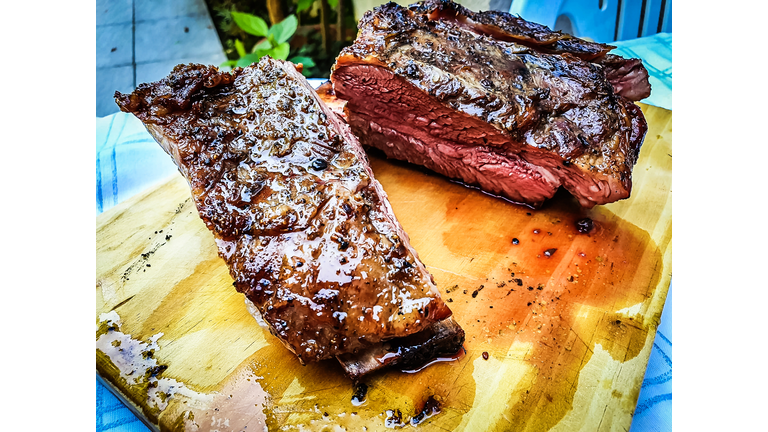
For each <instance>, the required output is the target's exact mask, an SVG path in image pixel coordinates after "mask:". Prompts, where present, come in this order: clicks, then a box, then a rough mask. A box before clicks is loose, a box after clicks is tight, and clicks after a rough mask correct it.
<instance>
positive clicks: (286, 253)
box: [115, 58, 463, 362]
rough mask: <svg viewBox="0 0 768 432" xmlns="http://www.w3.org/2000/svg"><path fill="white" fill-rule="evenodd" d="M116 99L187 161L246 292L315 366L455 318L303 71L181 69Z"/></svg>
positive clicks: (280, 65)
mask: <svg viewBox="0 0 768 432" xmlns="http://www.w3.org/2000/svg"><path fill="white" fill-rule="evenodd" d="M115 98H116V101H117V103H118V105H119V106H120V108H121V109H122V110H123V111H126V112H131V113H133V114H135V115H136V116H137V117H138V118H139V119H140V120H141V121H143V122H144V124H145V125H146V126H147V129H148V130H149V131H150V133H151V134H152V135H153V136H154V137H155V139H156V140H157V141H158V142H159V143H160V144H161V145H162V147H163V148H164V149H165V150H166V151H167V152H168V153H169V154H170V155H171V156H172V157H173V159H174V161H175V162H176V164H177V165H178V167H179V170H180V171H181V172H182V174H183V175H184V176H185V177H186V178H187V180H188V181H189V184H190V187H191V190H192V197H193V198H194V202H195V204H196V206H197V209H198V211H199V214H200V217H201V218H202V220H203V221H204V222H205V224H206V225H207V226H208V228H209V229H210V230H211V231H212V232H213V234H214V236H215V241H216V244H217V245H218V248H219V255H220V256H221V257H222V258H223V259H224V260H225V261H226V262H227V264H228V266H229V269H230V273H231V275H232V277H233V278H234V280H235V282H234V285H235V288H236V289H237V290H238V291H239V292H242V293H244V294H245V295H246V297H247V298H248V299H249V300H250V301H251V302H252V303H253V304H254V305H255V306H256V307H257V309H258V310H259V312H260V313H261V315H262V317H263V318H264V320H265V321H266V323H267V324H268V326H269V328H270V330H271V332H272V333H273V334H274V335H275V336H277V337H278V338H279V339H280V340H281V341H282V342H283V343H284V344H285V346H286V347H287V348H288V349H290V350H291V351H293V352H294V353H295V354H296V355H297V356H298V357H299V359H300V360H301V361H302V362H306V361H317V360H322V359H327V358H330V357H333V356H339V355H343V354H350V353H357V352H361V351H365V350H368V349H371V348H372V347H375V346H378V344H380V343H382V342H384V341H392V340H393V339H395V338H401V337H406V336H409V335H414V334H416V333H418V332H420V331H422V330H425V329H429V328H431V326H433V325H434V324H435V323H438V322H440V321H441V320H445V319H446V318H448V317H449V316H450V315H451V311H450V309H449V308H448V307H447V306H446V305H445V303H443V301H442V300H441V299H440V295H439V293H438V291H437V288H436V286H435V284H434V281H433V279H432V276H431V275H430V274H429V273H428V272H427V270H426V269H425V267H424V265H423V264H422V262H421V261H420V260H419V258H418V255H417V254H416V252H415V251H414V250H413V248H412V247H411V245H410V243H409V239H408V236H407V234H406V233H405V232H404V231H403V229H402V227H401V226H400V224H399V223H398V221H397V219H396V218H395V215H394V213H393V212H392V209H391V207H390V205H389V202H388V200H387V195H386V194H385V193H384V191H383V190H382V189H381V186H380V184H379V183H378V182H377V181H376V180H375V179H374V178H373V173H372V172H371V169H370V167H369V165H368V160H367V158H366V156H365V154H364V152H363V150H362V148H361V146H360V144H359V142H358V141H357V139H356V138H355V137H354V136H353V135H352V134H351V132H350V130H349V127H348V126H347V125H346V124H345V123H344V122H343V121H342V120H341V118H340V117H338V116H336V115H335V114H333V113H332V111H330V109H329V108H328V107H327V106H325V105H324V104H323V103H322V102H321V101H320V100H319V99H318V97H317V95H316V94H315V92H314V91H313V89H312V88H311V87H310V86H309V84H308V83H307V81H306V80H305V79H304V78H303V77H302V76H301V74H300V73H298V72H297V71H296V69H295V68H294V67H293V65H291V64H290V63H285V62H281V61H277V60H272V59H269V58H264V59H262V61H261V62H260V63H258V64H257V65H252V66H250V67H248V68H245V69H240V68H237V69H235V70H234V71H233V72H232V73H224V72H220V71H218V70H217V69H216V68H215V67H211V66H202V65H180V66H177V67H176V68H175V69H174V70H173V72H172V73H171V74H170V76H168V77H167V78H165V79H163V80H161V81H159V82H155V83H151V84H142V85H140V86H139V87H138V88H137V89H136V91H134V92H133V93H132V94H120V93H116V94H115ZM459 330H460V329H459ZM454 334H456V335H459V336H460V338H459V339H460V341H459V342H458V346H453V349H454V352H455V351H456V350H458V349H459V348H460V346H461V342H463V332H461V333H460V334H459V333H456V332H454Z"/></svg>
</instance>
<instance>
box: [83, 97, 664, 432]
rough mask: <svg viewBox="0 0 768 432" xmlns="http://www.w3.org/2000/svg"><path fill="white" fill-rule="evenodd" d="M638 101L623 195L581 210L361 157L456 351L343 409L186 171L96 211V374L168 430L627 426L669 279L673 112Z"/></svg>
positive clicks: (338, 384)
mask: <svg viewBox="0 0 768 432" xmlns="http://www.w3.org/2000/svg"><path fill="white" fill-rule="evenodd" d="M641 107H642V108H643V111H644V113H645V115H646V118H647V120H648V124H649V131H648V134H647V135H646V139H645V143H644V145H643V148H642V151H641V154H640V159H639V162H638V164H637V166H636V167H635V169H634V174H633V181H634V187H633V191H632V196H631V198H630V199H627V200H624V201H621V202H618V203H614V204H610V205H606V206H598V207H597V208H594V209H591V210H583V209H581V208H579V207H578V205H577V204H576V202H575V200H574V199H573V198H571V197H570V196H569V195H568V194H567V193H558V194H557V195H556V196H555V198H553V199H552V200H550V201H549V202H548V203H547V204H546V205H545V206H544V207H543V208H542V209H538V210H531V209H528V208H525V207H521V206H518V205H515V204H512V203H508V202H506V201H504V200H502V199H499V198H495V197H492V196H488V195H486V194H484V193H482V192H480V191H478V190H475V189H471V188H468V187H466V186H463V185H461V184H457V183H454V182H451V181H449V180H448V179H446V178H444V177H441V176H439V175H435V174H433V173H429V172H427V171H424V170H422V169H420V168H418V167H414V166H411V165H407V164H403V163H399V162H396V161H388V160H384V159H383V158H381V157H380V156H377V155H376V154H372V155H371V165H372V167H373V171H374V174H375V176H376V178H377V179H378V180H379V181H380V182H381V183H382V185H383V186H384V190H385V191H386V192H387V194H388V195H389V198H390V201H391V203H392V207H393V208H394V210H395V214H396V215H397V217H398V219H399V220H400V222H401V223H402V225H403V227H404V228H405V230H406V232H407V233H408V234H409V236H410V238H411V242H412V244H413V246H414V248H415V249H416V250H417V251H418V253H419V256H420V257H421V259H422V261H423V262H424V263H425V264H426V265H427V267H428V269H429V270H430V272H431V273H432V274H433V275H434V277H435V280H436V282H437V284H438V287H439V288H440V291H441V294H442V295H443V297H444V298H445V299H446V301H448V302H449V303H448V305H449V306H450V307H451V309H452V310H453V312H454V317H455V319H456V320H457V322H458V323H459V324H460V325H461V326H462V327H463V328H464V330H465V331H466V335H467V338H466V342H465V344H464V347H465V352H464V354H463V355H462V356H461V357H460V358H458V359H454V360H452V361H444V362H440V363H436V364H433V365H431V366H429V367H427V368H425V369H423V370H421V371H418V372H414V371H410V372H402V371H396V370H391V371H386V372H382V373H378V374H376V375H374V376H371V377H368V378H366V379H365V380H364V383H365V384H367V386H368V391H367V394H366V398H365V401H364V402H363V403H362V404H353V403H352V395H353V392H354V391H355V385H354V383H352V382H351V381H350V380H349V379H347V378H346V377H345V376H344V374H343V373H342V370H341V367H340V366H339V364H338V363H336V362H335V361H333V360H331V361H325V362H321V363H318V364H310V365H307V366H302V365H301V364H299V362H298V360H297V359H296V358H295V357H294V356H293V355H292V354H291V353H289V352H288V351H287V350H286V349H285V348H284V347H283V346H282V345H281V344H280V342H279V341H277V340H276V339H275V338H274V337H273V336H272V335H270V334H269V332H267V331H265V330H263V329H262V328H261V327H260V326H259V325H258V324H257V322H256V321H255V319H254V318H253V317H252V316H251V315H250V314H249V313H248V310H247V308H246V305H245V302H244V297H243V296H242V295H241V294H239V293H237V292H236V291H235V289H234V287H233V286H232V279H231V277H230V276H229V273H228V270H227V268H226V266H225V264H224V261H223V260H221V259H220V258H219V257H218V256H217V252H216V247H215V244H214V241H213V236H212V235H211V233H210V232H209V231H208V230H207V229H206V227H205V226H204V224H203V223H202V221H201V220H200V218H199V217H198V215H197V211H196V209H195V208H194V204H193V203H192V201H191V198H190V193H189V189H188V186H187V184H186V182H185V181H184V180H183V178H182V177H181V176H180V175H179V176H176V177H174V178H172V179H170V181H168V182H167V183H166V184H163V185H162V186H160V187H157V188H154V189H151V190H148V191H145V192H144V193H142V194H140V195H138V196H135V197H133V198H132V199H130V200H128V201H126V202H124V203H121V204H120V205H118V206H117V207H115V208H113V209H111V210H110V211H108V212H105V213H103V214H101V215H100V216H99V217H98V218H97V237H96V238H97V244H96V248H97V270H96V327H97V330H96V338H97V343H96V344H97V350H96V369H97V373H98V375H99V376H100V377H101V378H102V379H103V380H104V381H105V382H106V383H107V384H108V385H109V386H110V388H111V389H112V390H113V391H115V392H116V393H118V394H119V395H120V396H121V397H122V398H123V399H124V400H125V401H126V402H127V403H128V404H129V406H130V407H131V408H132V409H134V410H135V412H136V413H137V414H138V415H139V416H140V417H141V418H142V419H143V420H144V421H145V423H147V424H148V425H149V426H150V427H152V428H153V429H160V430H200V431H214V430H218V431H252V430H258V431H262V430H264V429H265V426H266V429H268V430H355V431H356V430H368V431H371V430H387V429H388V428H397V427H407V428H410V427H415V428H418V429H423V430H428V431H431V430H458V431H476V430H498V431H501V430H504V431H546V430H554V431H578V430H584V431H603V430H628V429H629V427H630V424H631V421H632V413H633V411H634V409H635V406H636V403H637V398H638V395H639V391H640V385H641V383H642V380H643V375H644V372H645V368H646V365H647V362H648V358H649V355H650V352H651V347H652V345H653V340H654V337H655V334H656V327H657V325H658V322H659V318H660V316H661V311H662V308H663V306H664V301H665V299H666V296H667V291H668V287H669V282H670V277H671V273H672V261H671V256H672V248H671V243H672V192H671V178H672V176H671V174H672V113H671V112H670V111H667V110H664V109H660V108H656V107H651V106H646V105H641ZM583 218H589V219H591V220H592V221H593V223H594V228H593V229H592V231H590V232H589V233H582V232H580V231H579V230H578V229H577V221H579V220H582V219H583ZM486 357H487V358H486ZM428 400H433V401H435V402H436V404H437V405H439V413H435V412H436V410H433V409H432V407H433V405H430V406H429V407H428V408H430V409H428V410H427V412H426V413H425V415H418V414H419V413H420V412H422V411H423V410H424V406H425V404H426V402H427V401H428Z"/></svg>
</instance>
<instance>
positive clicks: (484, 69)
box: [331, 0, 650, 207]
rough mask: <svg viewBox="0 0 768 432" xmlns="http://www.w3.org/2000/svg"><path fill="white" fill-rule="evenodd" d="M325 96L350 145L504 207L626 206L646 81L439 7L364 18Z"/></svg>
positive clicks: (594, 58) (620, 66) (586, 54)
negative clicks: (477, 191)
mask: <svg viewBox="0 0 768 432" xmlns="http://www.w3.org/2000/svg"><path fill="white" fill-rule="evenodd" d="M359 29H360V31H359V33H358V37H357V39H356V40H355V42H354V44H353V45H351V46H349V47H347V48H345V49H344V50H343V51H342V52H341V54H340V55H339V56H338V58H337V59H336V63H335V65H334V67H333V71H332V74H331V81H332V82H333V91H334V98H338V99H340V100H343V101H345V106H344V110H345V117H346V118H347V120H348V122H349V124H350V126H351V127H352V130H353V131H354V132H355V134H356V135H357V136H358V138H359V139H360V140H361V142H362V143H363V144H364V145H367V146H371V147H376V148H379V149H381V150H382V151H384V153H386V154H387V156H388V157H391V158H395V159H401V160H406V161H409V162H411V163H415V164H419V165H423V166H425V167H427V168H429V169H431V170H433V171H436V172H439V173H441V174H443V175H446V176H448V177H451V178H456V179H460V180H462V181H464V182H465V183H469V184H473V185H477V186H479V187H480V188H482V189H483V190H485V191H487V192H490V193H493V194H497V195H502V196H505V197H507V198H509V199H511V200H513V201H516V202H520V203H526V204H529V205H531V206H534V207H536V206H540V205H541V204H542V203H543V202H544V201H545V200H546V199H548V198H550V197H552V196H553V195H554V193H555V192H556V191H557V189H558V188H559V187H561V186H562V187H565V188H566V189H567V190H568V191H570V192H571V193H572V194H573V195H574V196H575V197H576V198H577V199H578V200H579V202H580V203H581V205H582V206H584V207H592V206H594V205H596V204H605V203H609V202H613V201H616V200H619V199H623V198H627V197H628V196H629V194H630V191H631V187H632V181H631V174H632V168H633V166H634V164H635V163H636V161H637V157H638V154H639V151H640V146H641V145H642V141H643V137H644V135H645V132H646V130H647V125H646V122H645V119H644V117H643V114H642V112H641V111H640V109H639V107H638V106H637V105H635V104H634V103H633V101H635V100H639V99H641V98H643V97H646V96H648V94H649V93H650V86H649V84H648V74H647V71H646V70H645V69H644V68H643V66H642V64H641V63H639V62H638V61H636V60H625V59H621V58H620V57H617V56H613V55H611V54H609V51H610V50H611V49H612V48H613V47H611V46H609V45H604V44H598V43H594V42H588V41H584V40H581V39H578V38H575V37H573V36H570V35H567V34H564V33H560V32H553V31H551V30H549V29H548V28H547V27H545V26H541V25H538V24H534V23H529V22H527V21H525V20H523V19H521V18H519V17H514V16H511V15H509V14H507V13H503V12H478V13H475V12H472V11H470V10H468V9H466V8H464V7H462V6H460V5H458V4H456V3H454V2H452V1H450V0H428V1H425V2H421V3H416V4H413V5H411V6H410V7H403V6H399V5H397V4H395V3H391V2H390V3H387V4H385V5H382V6H380V7H378V8H376V9H374V10H372V11H369V12H367V13H366V14H365V15H364V16H363V18H362V19H361V21H360V23H359Z"/></svg>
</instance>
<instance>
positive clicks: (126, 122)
mask: <svg viewBox="0 0 768 432" xmlns="http://www.w3.org/2000/svg"><path fill="white" fill-rule="evenodd" d="M613 45H616V46H617V47H618V48H617V49H616V50H614V51H613V53H615V54H618V55H621V56H624V57H631V58H640V59H642V60H643V64H644V65H645V67H646V68H647V69H648V72H649V73H650V82H651V87H652V92H651V96H650V97H648V98H647V99H645V100H643V101H642V102H644V103H647V104H649V105H654V106H658V107H662V108H666V109H670V110H671V109H672V35H671V34H669V33H660V34H657V35H655V36H650V37H645V38H640V39H633V40H629V41H620V42H614V43H613ZM310 81H311V82H312V84H313V85H315V86H318V85H320V84H321V83H322V82H323V81H324V80H310ZM175 172H176V166H175V165H174V164H173V162H172V161H171V158H170V157H168V155H166V154H165V152H164V151H163V150H162V149H161V148H160V146H159V145H157V143H156V142H155V140H154V139H153V138H152V137H151V136H150V135H149V133H148V132H147V131H146V129H145V128H144V126H143V125H142V123H141V122H140V121H139V120H137V119H136V118H135V117H134V116H133V115H129V114H125V113H116V114H112V115H110V116H107V117H103V118H99V119H97V120H96V214H99V213H101V212H103V211H106V210H108V209H110V208H111V207H113V206H115V205H116V204H118V203H120V202H122V201H124V200H126V199H128V198H130V197H131V196H133V195H135V194H137V193H139V192H141V191H143V190H145V189H147V188H149V187H151V186H153V185H156V184H159V183H161V182H163V181H165V180H166V179H168V178H169V177H170V176H172V175H173V174H174V173H175ZM147 430H148V429H147V427H146V426H144V424H143V423H141V421H139V419H138V418H136V416H134V415H133V413H132V412H131V411H129V410H128V408H126V406H125V405H123V403H122V402H120V401H119V400H118V399H117V398H115V396H114V395H112V393H110V392H109V390H107V389H106V388H105V387H104V386H103V385H102V384H101V383H99V382H98V381H97V382H96V431H97V432H102V431H105V432H106V431H109V432H145V431H147ZM671 430H672V288H671V287H670V291H669V296H668V298H667V303H666V305H665V306H664V312H663V313H662V316H661V324H660V325H659V328H658V330H657V334H656V339H655V341H654V344H653V349H652V351H651V357H650V360H649V362H648V368H647V370H646V373H645V378H644V380H643V384H642V389H641V390H640V397H639V399H638V402H637V408H636V409H635V416H634V419H633V421H632V427H631V430H630V432H645V431H671Z"/></svg>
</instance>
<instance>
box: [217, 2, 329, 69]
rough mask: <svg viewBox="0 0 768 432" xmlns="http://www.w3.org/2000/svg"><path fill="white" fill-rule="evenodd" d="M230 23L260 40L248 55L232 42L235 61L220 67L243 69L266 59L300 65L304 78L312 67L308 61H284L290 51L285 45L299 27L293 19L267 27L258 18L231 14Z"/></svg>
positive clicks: (300, 59)
mask: <svg viewBox="0 0 768 432" xmlns="http://www.w3.org/2000/svg"><path fill="white" fill-rule="evenodd" d="M310 5H311V2H310ZM232 20H233V21H234V22H235V24H237V26H238V27H240V28H241V29H242V30H243V31H244V32H246V33H248V34H250V35H253V36H258V37H262V38H263V39H262V40H261V41H260V42H258V43H256V44H255V45H254V46H253V47H252V48H251V50H250V52H248V51H246V49H245V46H244V45H243V42H242V41H241V40H240V39H235V42H234V45H235V50H236V51H237V55H238V56H239V58H238V59H237V60H228V61H226V62H224V63H223V64H222V66H229V67H238V66H239V67H247V66H250V65H251V63H256V62H258V61H259V59H261V58H262V57H264V56H266V55H268V56H270V57H272V58H274V59H280V60H289V61H291V62H293V63H297V64H298V63H303V64H304V74H305V75H307V74H308V73H309V71H308V70H309V69H310V68H312V67H314V66H315V62H314V61H313V60H312V58H310V57H306V56H294V57H292V58H290V59H288V55H289V54H290V51H291V46H290V44H289V43H288V42H289V41H290V40H291V38H292V37H293V34H294V33H296V29H297V28H298V25H299V21H298V19H297V18H296V15H289V16H288V17H287V18H285V19H284V20H283V21H281V22H279V23H277V24H275V25H273V26H271V27H270V26H269V25H267V23H266V21H264V20H263V19H262V18H260V17H258V16H256V15H251V14H249V13H245V12H236V11H232Z"/></svg>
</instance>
